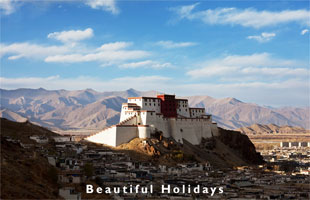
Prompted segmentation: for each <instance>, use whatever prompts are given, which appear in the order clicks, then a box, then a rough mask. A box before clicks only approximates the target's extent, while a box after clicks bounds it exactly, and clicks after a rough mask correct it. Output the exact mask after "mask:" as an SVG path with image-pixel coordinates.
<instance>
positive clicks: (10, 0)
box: [0, 0, 19, 15]
mask: <svg viewBox="0 0 310 200" xmlns="http://www.w3.org/2000/svg"><path fill="white" fill-rule="evenodd" d="M18 4H19V2H18V1H16V0H0V11H1V13H3V14H5V15H10V14H12V13H13V12H15V10H16V7H17V6H18Z"/></svg>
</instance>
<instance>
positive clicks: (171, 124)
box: [142, 113, 218, 144]
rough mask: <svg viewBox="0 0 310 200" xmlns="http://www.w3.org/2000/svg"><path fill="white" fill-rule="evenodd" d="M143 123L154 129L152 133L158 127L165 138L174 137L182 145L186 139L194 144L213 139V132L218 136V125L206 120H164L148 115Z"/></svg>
mask: <svg viewBox="0 0 310 200" xmlns="http://www.w3.org/2000/svg"><path fill="white" fill-rule="evenodd" d="M142 121H145V122H146V124H149V125H150V126H151V127H154V128H153V129H151V130H152V131H155V127H156V129H157V130H158V131H162V132H163V136H164V137H173V138H174V139H175V140H176V141H178V142H181V143H182V142H183V141H182V139H183V138H184V139H186V140H187V141H189V142H190V143H192V144H200V142H201V138H202V137H204V138H209V137H212V132H213V135H214V136H215V135H218V134H217V126H216V124H212V122H211V120H210V119H206V118H189V119H186V118H164V117H163V116H162V115H158V114H155V113H153V114H151V113H148V114H147V115H146V116H145V119H144V120H142Z"/></svg>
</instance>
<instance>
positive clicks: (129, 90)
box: [127, 88, 137, 92]
mask: <svg viewBox="0 0 310 200" xmlns="http://www.w3.org/2000/svg"><path fill="white" fill-rule="evenodd" d="M127 91H128V92H135V91H137V90H135V89H133V88H129V89H128V90H127Z"/></svg>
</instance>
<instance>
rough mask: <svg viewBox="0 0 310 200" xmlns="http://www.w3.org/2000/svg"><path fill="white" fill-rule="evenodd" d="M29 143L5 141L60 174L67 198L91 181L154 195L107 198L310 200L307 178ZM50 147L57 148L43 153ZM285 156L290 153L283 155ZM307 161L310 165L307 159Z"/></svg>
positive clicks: (60, 140)
mask: <svg viewBox="0 0 310 200" xmlns="http://www.w3.org/2000/svg"><path fill="white" fill-rule="evenodd" d="M30 139H31V140H33V141H35V142H34V143H35V144H33V143H32V144H25V143H21V142H20V141H18V140H14V139H12V138H9V137H7V138H6V140H7V141H10V142H14V143H20V145H21V146H22V147H23V148H30V146H31V147H33V146H34V147H36V148H35V149H36V151H38V152H39V153H41V154H42V155H44V156H45V157H46V159H47V161H48V162H49V163H50V164H51V165H53V166H55V167H57V168H58V169H59V170H58V175H57V176H58V182H59V185H60V189H59V195H60V196H61V197H63V198H64V199H77V200H79V199H81V198H82V195H81V192H82V191H81V186H82V185H85V183H86V181H89V180H91V181H93V182H95V183H96V184H97V185H98V186H102V187H117V186H126V185H140V186H149V185H153V186H154V192H152V193H147V194H142V193H122V192H120V193H112V194H109V195H111V198H113V199H137V198H142V199H154V198H155V199H193V198H195V199H205V198H219V199H234V198H235V199H238V198H243V199H309V198H310V192H309V190H308V186H309V184H310V179H309V175H308V174H305V173H304V174H302V173H300V174H296V173H295V174H294V173H293V174H292V173H291V174H277V173H274V172H271V171H269V170H268V169H267V166H266V165H265V166H260V168H258V167H255V168H253V167H239V168H237V169H227V170H225V171H223V169H222V170H220V169H216V168H213V167H212V166H210V164H209V163H205V164H202V163H182V164H178V165H176V166H173V167H171V166H166V165H154V164H152V163H151V162H138V161H135V160H133V159H131V158H130V157H129V156H128V155H126V154H124V153H120V152H119V151H115V150H112V149H110V148H107V147H104V146H100V147H98V146H95V145H91V144H89V143H86V142H81V141H79V142H77V141H75V138H74V137H71V136H57V137H53V138H47V137H41V136H35V135H34V136H31V137H30ZM46 145H50V146H51V145H52V146H53V148H48V149H47V148H44V147H45V146H46ZM294 153H295V154H298V152H294ZM307 153H309V152H308V151H307ZM295 154H289V155H295ZM282 155H286V154H284V153H283V152H282ZM298 155H299V154H298ZM302 155H303V153H302ZM307 155H309V154H307ZM284 157H285V156H284ZM297 157H298V156H297ZM288 158H290V157H288ZM304 159H305V160H307V159H308V160H309V157H307V158H306V157H305V158H304ZM161 185H170V186H171V187H172V188H174V187H181V186H182V185H192V186H195V185H201V186H204V187H222V188H223V193H221V194H220V193H216V194H214V195H212V196H211V195H210V194H201V193H198V194H197V193H190V194H189V193H182V192H180V193H173V194H163V193H161V190H160V186H161ZM84 189H85V188H83V190H84ZM84 192H85V191H84Z"/></svg>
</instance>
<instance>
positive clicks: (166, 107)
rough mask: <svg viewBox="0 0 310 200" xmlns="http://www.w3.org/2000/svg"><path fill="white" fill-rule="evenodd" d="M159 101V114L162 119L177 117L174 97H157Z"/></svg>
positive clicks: (165, 95) (162, 95)
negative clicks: (161, 115) (162, 116)
mask: <svg viewBox="0 0 310 200" xmlns="http://www.w3.org/2000/svg"><path fill="white" fill-rule="evenodd" d="M157 98H159V99H161V113H162V114H163V115H164V117H177V101H176V100H175V95H167V94H161V95H157Z"/></svg>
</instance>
